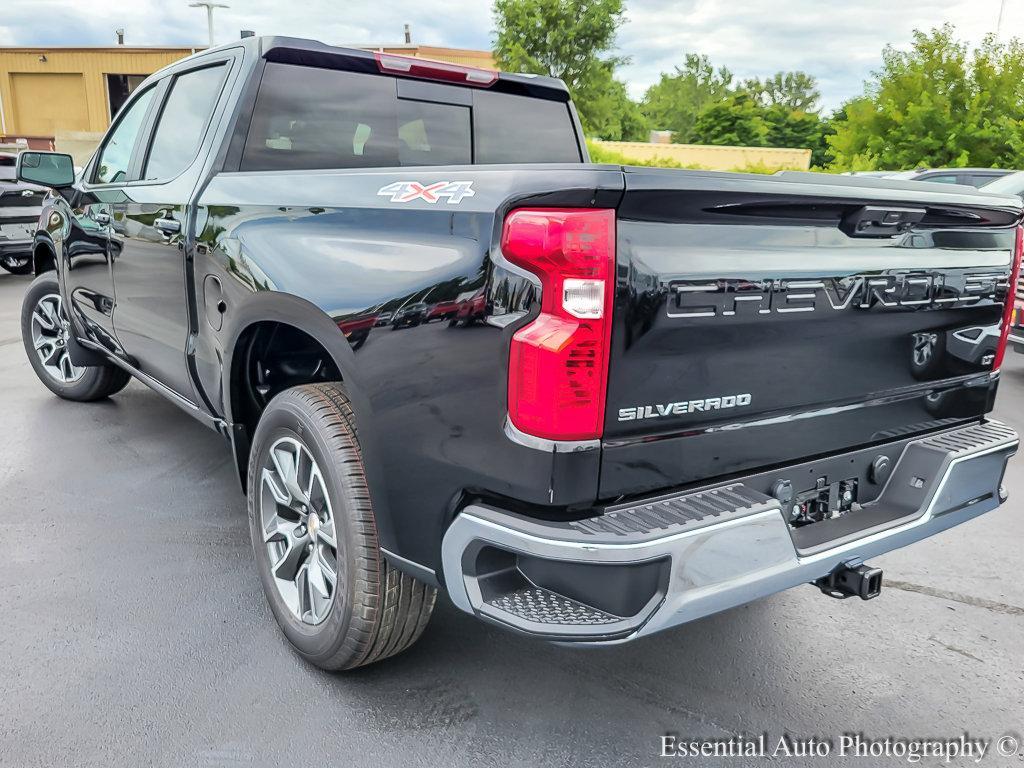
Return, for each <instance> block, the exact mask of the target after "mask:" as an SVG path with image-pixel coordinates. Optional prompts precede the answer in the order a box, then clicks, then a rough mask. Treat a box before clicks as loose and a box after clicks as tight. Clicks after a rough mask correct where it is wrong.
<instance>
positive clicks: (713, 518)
mask: <svg viewBox="0 0 1024 768" xmlns="http://www.w3.org/2000/svg"><path fill="white" fill-rule="evenodd" d="M775 504H776V502H775V500H774V499H772V498H770V497H768V496H765V495H764V494H763V493H758V492H757V491H755V490H752V489H750V488H747V487H746V486H745V485H743V484H742V483H734V484H733V485H727V486H725V487H723V488H715V489H713V490H709V491H699V492H697V493H688V494H686V495H682V496H672V497H669V498H665V499H661V500H658V501H652V502H651V503H649V504H643V505H641V506H633V507H626V508H620V509H614V508H613V509H610V510H609V511H607V512H606V513H605V514H603V515H598V516H596V517H591V518H588V519H586V520H576V521H573V522H571V523H569V525H570V526H572V527H573V528H575V529H576V530H577V531H579V533H581V534H583V535H587V536H600V535H602V534H610V535H612V536H629V537H633V536H636V535H637V534H649V533H657V534H658V535H659V536H663V535H665V534H666V533H667V532H671V531H673V530H675V529H684V528H685V529H687V530H689V529H691V528H695V527H699V526H701V525H710V524H714V523H722V522H725V521H726V520H730V519H732V518H735V517H744V516H746V515H753V514H756V513H758V512H763V511H765V510H766V509H770V508H772V507H773V506H775Z"/></svg>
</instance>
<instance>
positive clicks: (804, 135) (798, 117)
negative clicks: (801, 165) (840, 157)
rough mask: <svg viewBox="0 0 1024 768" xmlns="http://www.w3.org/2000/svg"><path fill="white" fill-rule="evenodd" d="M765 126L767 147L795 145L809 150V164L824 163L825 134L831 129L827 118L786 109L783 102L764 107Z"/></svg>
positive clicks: (820, 164) (822, 164) (827, 156)
mask: <svg viewBox="0 0 1024 768" xmlns="http://www.w3.org/2000/svg"><path fill="white" fill-rule="evenodd" d="M763 109H764V120H765V123H766V124H767V126H768V135H767V138H766V140H765V146H767V147H797V148H800V149H809V150H811V165H814V166H818V167H824V166H825V165H826V164H827V162H828V161H829V155H828V144H827V143H826V141H825V136H826V134H827V133H829V132H830V131H831V125H830V123H829V122H828V121H827V120H822V119H821V116H820V115H818V114H817V113H814V112H804V111H802V110H799V109H790V108H789V107H787V106H785V105H783V104H772V105H771V106H769V107H764V108H763Z"/></svg>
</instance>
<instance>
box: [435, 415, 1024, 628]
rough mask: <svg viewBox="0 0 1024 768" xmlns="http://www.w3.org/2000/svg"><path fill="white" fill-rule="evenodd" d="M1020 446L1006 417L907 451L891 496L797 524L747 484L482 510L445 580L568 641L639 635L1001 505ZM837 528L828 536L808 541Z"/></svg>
mask: <svg viewBox="0 0 1024 768" xmlns="http://www.w3.org/2000/svg"><path fill="white" fill-rule="evenodd" d="M1018 442H1019V441H1018V437H1017V434H1016V432H1014V431H1013V430H1012V429H1010V428H1009V427H1006V426H1005V425H1003V424H1000V423H998V422H987V423H984V424H978V425H973V426H969V427H962V428H958V429H954V430H950V431H946V432H942V433H939V434H937V435H933V436H930V437H926V438H922V439H920V440H915V441H912V442H910V443H908V444H907V447H906V448H905V449H904V451H903V453H902V455H901V456H900V459H899V461H898V462H897V463H896V466H895V468H894V469H893V472H892V475H891V476H890V478H889V480H888V482H887V483H886V485H885V487H884V489H883V491H882V493H881V495H880V496H879V497H878V498H877V499H876V500H875V501H874V502H872V503H871V504H865V505H864V506H863V507H862V508H861V509H860V510H858V511H856V512H853V513H851V514H849V515H847V516H845V517H843V518H838V519H836V520H832V521H827V522H825V523H817V524H815V525H812V526H808V527H806V528H801V529H796V531H797V533H794V529H791V528H790V526H789V525H788V523H787V522H786V519H785V518H784V516H783V511H782V508H781V505H780V503H779V502H778V501H777V500H776V499H774V498H771V497H769V496H766V495H764V494H762V493H759V492H758V491H755V490H753V489H751V488H749V487H747V486H745V485H744V484H743V483H742V481H734V482H732V483H730V484H728V485H723V486H718V487H715V488H710V489H707V490H701V491H696V492H691V493H687V494H679V495H676V496H672V497H667V498H662V499H659V500H657V501H654V502H651V503H645V504H642V505H637V506H625V507H618V508H614V509H612V510H609V511H607V512H605V513H604V514H602V515H600V516H597V517H594V518H590V519H587V520H581V521H574V522H544V521H537V520H534V519H532V518H528V517H524V516H522V515H518V514H515V513H512V512H509V511H506V510H501V509H497V508H494V507H490V506H484V505H473V506H470V507H468V508H466V509H465V510H463V511H462V512H461V513H460V514H459V515H458V516H457V517H456V519H455V520H454V521H453V523H452V525H451V526H450V528H449V529H448V531H447V533H446V535H445V537H444V541H443V545H442V560H443V568H444V577H445V583H446V586H447V588H448V591H449V594H450V595H451V598H452V600H453V601H454V602H455V604H456V605H457V606H459V608H461V609H462V610H464V611H467V612H469V613H473V614H475V615H477V616H479V617H480V618H483V619H485V620H487V621H490V622H493V623H496V624H500V625H503V626H506V627H508V628H511V629H514V630H518V631H520V632H523V633H526V634H529V635H533V636H537V637H542V638H547V639H550V640H557V641H563V642H586V643H610V642H622V641H624V640H631V639H634V638H637V637H642V636H644V635H649V634H652V633H654V632H658V631H660V630H663V629H667V628H669V627H673V626H676V625H678V624H683V623H686V622H688V621H693V620H694V619H698V618H700V617H703V616H708V615H710V614H713V613H717V612H718V611H722V610H725V609H727V608H731V607H733V606H737V605H741V604H743V603H747V602H750V601H751V600H755V599H757V598H760V597H764V596H767V595H770V594H773V593H775V592H779V591H782V590H785V589H788V588H790V587H794V586H797V585H799V584H805V583H808V582H813V581H815V580H817V579H819V578H822V577H824V576H826V575H828V574H829V573H831V572H832V571H833V570H834V569H835V568H837V567H838V566H840V565H842V564H844V563H847V562H849V561H850V560H853V559H860V560H864V559H867V558H871V557H875V556H876V555H880V554H882V553H884V552H889V551H891V550H894V549H898V548H900V547H904V546H906V545H907V544H911V543H913V542H915V541H920V540H921V539H925V538H928V537H929V536H933V535H934V534H936V533H939V532H941V531H944V530H946V529H948V528H951V527H953V526H955V525H959V524H960V523H963V522H966V521H968V520H971V519H973V518H975V517H977V516H979V515H981V514H983V513H985V512H988V511H990V510H992V509H995V508H996V507H997V506H999V504H1001V503H1002V501H1003V500H1004V498H1005V496H1004V494H1003V492H1002V490H1001V482H1002V477H1003V472H1004V470H1005V468H1006V461H1007V460H1008V459H1009V458H1010V456H1012V455H1013V454H1014V453H1015V452H1016V450H1017V446H1018ZM818 525H827V526H829V529H828V530H830V531H831V532H832V534H834V535H831V534H830V537H829V539H828V540H827V541H825V542H822V541H820V540H818V539H820V536H819V537H803V538H802V537H801V536H800V533H799V532H804V531H810V530H811V529H814V528H816V527H817V526H818Z"/></svg>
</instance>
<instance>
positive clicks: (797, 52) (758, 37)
mask: <svg viewBox="0 0 1024 768" xmlns="http://www.w3.org/2000/svg"><path fill="white" fill-rule="evenodd" d="M219 1H220V2H225V3H226V4H228V5H229V6H231V7H230V8H220V9H217V10H216V12H215V14H216V15H215V27H216V42H217V43H224V42H229V41H230V40H233V39H235V38H237V37H238V33H239V30H241V29H252V30H254V31H255V32H256V33H257V34H283V35H293V36H297V37H311V38H314V39H318V40H322V41H323V42H326V43H332V44H346V43H348V44H364V43H391V42H398V41H400V40H401V39H402V28H403V24H409V25H410V26H411V28H412V35H413V41H414V42H419V43H423V44H428V45H446V46H452V47H459V48H479V49H489V48H490V46H491V41H492V38H493V22H492V18H491V12H490V1H489V0H389V1H388V2H383V3H381V2H377V3H374V2H357V1H355V2H354V1H353V0H347V2H337V0H335V1H334V2H331V0H286V2H282V1H281V0H219ZM1004 1H1005V13H1004V17H1003V24H1002V35H1001V37H1002V38H1004V39H1006V38H1009V37H1013V36H1019V37H1022V38H1024V0H1004ZM625 2H626V23H625V24H623V26H622V28H621V29H620V31H619V35H618V38H617V44H618V51H617V53H618V55H620V56H626V57H629V59H630V63H629V64H628V65H627V66H624V67H622V68H620V70H619V72H618V77H619V78H620V79H622V80H623V81H625V82H626V84H627V86H628V87H629V91H630V94H631V95H632V96H633V97H634V98H639V97H641V96H642V95H643V93H644V90H645V89H646V88H647V87H648V86H649V85H651V84H652V83H654V82H656V81H657V80H658V78H659V75H660V73H662V72H671V71H672V70H673V68H674V67H675V66H677V65H679V64H681V63H682V61H683V59H684V55H685V54H686V53H703V54H706V55H708V56H709V57H710V58H711V60H712V62H713V63H714V64H715V65H716V66H723V65H724V66H726V67H728V68H729V69H730V70H731V71H732V72H733V73H734V74H735V75H736V76H737V77H738V78H739V79H743V78H746V77H752V76H765V75H770V74H772V73H774V72H776V71H779V70H790V69H801V70H804V71H805V72H808V73H810V74H812V75H814V76H815V77H816V78H817V79H818V82H819V86H820V90H821V92H822V101H823V106H824V107H825V108H826V109H832V108H835V107H837V106H839V105H840V104H841V103H843V102H844V101H845V100H847V99H849V98H851V97H852V96H855V95H857V94H859V93H861V91H862V90H863V84H864V81H865V80H868V79H870V78H871V73H872V71H874V70H877V69H878V67H879V65H880V63H881V51H882V48H883V47H884V46H885V45H886V44H887V43H890V44H892V45H894V46H896V47H897V48H906V47H908V45H909V42H910V39H911V33H912V31H913V30H914V29H915V28H919V29H929V28H931V27H933V26H937V25H939V24H942V23H943V22H947V21H948V22H952V23H953V24H954V25H955V26H956V28H957V31H958V34H959V36H960V37H961V38H962V39H964V40H967V41H968V42H969V43H971V44H976V43H978V42H979V41H980V40H981V39H982V37H983V36H984V35H985V34H986V33H988V32H995V30H996V24H997V20H998V17H999V9H1000V2H1001V0H856V1H855V2H850V0H844V1H843V2H836V1H835V0H745V1H744V0H732V1H731V2H728V1H726V0H625ZM3 5H4V11H3V12H2V13H0V47H3V46H16V45H112V44H114V43H115V35H114V30H115V29H117V28H118V27H123V28H124V29H125V33H126V43H127V44H129V45H131V44H134V45H205V44H206V42H207V31H206V11H205V10H203V9H200V8H190V7H189V0H120V1H117V0H4V3H3Z"/></svg>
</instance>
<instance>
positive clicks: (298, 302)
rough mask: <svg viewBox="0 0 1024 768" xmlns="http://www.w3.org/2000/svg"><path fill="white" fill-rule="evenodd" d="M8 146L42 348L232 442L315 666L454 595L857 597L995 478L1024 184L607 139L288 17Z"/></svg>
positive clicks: (562, 114) (591, 600)
mask: <svg viewBox="0 0 1024 768" xmlns="http://www.w3.org/2000/svg"><path fill="white" fill-rule="evenodd" d="M18 172H19V177H20V178H22V179H24V180H26V181H30V182H34V183H38V184H44V185H46V186H48V187H49V188H50V189H51V192H50V194H49V196H48V198H47V200H46V204H45V208H44V210H43V213H42V216H41V219H40V224H39V227H38V231H37V233H36V235H35V241H34V243H35V245H34V250H33V264H34V269H35V272H36V274H37V275H38V276H37V278H36V280H35V282H34V283H32V285H31V287H30V288H29V290H28V293H27V296H26V299H25V304H24V310H23V313H22V326H23V334H24V340H25V348H26V350H27V352H28V355H29V358H30V360H31V361H32V365H33V367H34V368H35V370H36V372H37V374H38V375H39V378H40V379H41V380H42V382H43V383H44V384H45V385H46V386H47V387H49V388H50V389H51V390H53V391H54V392H55V393H56V394H58V395H60V396H61V397H65V398H69V399H72V400H95V399H97V398H102V397H106V396H108V395H111V394H113V393H115V392H117V391H118V390H120V389H121V388H123V387H124V386H125V385H126V383H127V382H128V380H129V378H130V377H135V378H137V379H139V380H140V381H142V382H143V383H144V384H146V385H148V386H149V387H151V388H152V389H154V390H155V391H156V392H158V393H160V394H161V395H163V396H165V397H167V398H168V399H169V400H171V401H172V402H174V403H176V404H177V405H179V406H180V407H181V408H182V409H183V410H184V411H186V412H187V413H189V414H191V415H192V416H194V417H196V418H197V419H199V420H201V421H202V422H204V423H206V424H208V425H209V426H210V427H212V428H214V429H216V430H218V431H219V432H220V433H221V434H222V435H223V436H224V438H225V439H226V440H227V441H228V443H229V444H230V447H231V450H232V451H233V455H234V459H235V462H236V464H237V468H238V476H239V478H240V479H241V483H242V486H243V489H244V490H245V492H246V493H247V495H248V510H249V520H250V527H251V533H252V542H253V549H254V552H255V562H256V568H257V571H258V573H259V578H260V580H261V582H262V584H263V588H264V590H265V593H266V596H267V600H268V601H269V604H270V607H271V609H272V611H273V614H274V616H275V617H276V619H277V621H278V623H279V624H280V626H281V627H282V629H283V630H284V632H285V634H286V635H287V636H288V638H289V639H290V640H291V642H292V643H293V644H294V645H295V647H296V648H297V649H298V650H299V651H300V652H301V653H302V654H303V655H304V656H305V657H306V658H308V659H309V660H310V661H312V662H313V663H315V664H318V665H320V666H322V667H324V668H328V669H341V668H351V667H355V666H359V665H362V664H366V663H369V662H373V661H376V660H379V659H382V658H384V657H387V656H390V655H392V654H394V653H397V652H399V651H401V650H403V649H405V648H407V647H408V646H409V645H410V644H412V643H413V642H414V641H415V640H416V639H417V638H418V637H419V635H420V634H421V633H422V632H423V629H424V626H425V625H426V623H427V620H428V618H429V616H430V614H431V610H432V608H433V605H434V600H435V595H436V590H437V589H439V588H440V589H444V590H446V591H447V593H448V595H449V596H450V597H451V599H452V601H453V602H454V603H455V604H456V605H457V606H458V607H459V608H461V609H463V610H465V611H468V612H470V613H472V614H474V615H476V616H478V617H480V618H481V619H484V620H486V621H489V622H492V623H495V624H497V625H500V626H502V627H506V628H509V629H512V630H515V631H518V632H522V633H525V634H527V635H531V636H534V637H538V638H545V639H548V640H554V641H559V642H564V643H570V644H576V645H592V644H600V643H614V642H622V641H625V640H631V639H634V638H638V637H642V636H645V635H649V634H651V633H653V632H657V631H660V630H663V629H666V628H668V627H672V626H675V625H679V624H682V623H684V622H687V621H691V620H693V619H695V618H698V617H701V616H705V615H708V614H711V613H714V612H716V611H721V610H724V609H727V608H730V607H732V606H736V605H739V604H741V603H744V602H747V601H750V600H753V599H755V598H759V597H762V596H765V595H768V594H771V593H774V592H777V591H779V590H783V589H787V588H789V587H794V586H797V585H800V584H814V585H816V586H817V587H818V588H820V589H821V590H822V591H823V592H825V593H826V594H828V595H831V596H834V597H846V596H852V595H856V596H860V597H862V598H870V597H873V596H875V595H876V594H877V593H878V591H879V589H880V587H881V573H880V572H879V571H878V570H876V569H874V568H871V567H870V566H869V565H867V564H866V562H865V561H866V560H867V559H868V558H871V557H874V556H876V555H878V554H880V553H883V552H887V551H889V550H892V549H896V548H898V547H902V546H904V545H907V544H910V543H912V542H914V541H917V540H920V539H923V538H925V537H928V536H931V535H933V534H936V533H938V532H940V531H943V530H945V529H948V528H950V527H951V526H954V525H958V524H960V523H963V522H966V521H968V520H970V519H972V518H974V517H977V516H978V515H980V514H982V513H984V512H987V511H989V510H992V509H994V508H995V507H997V506H998V505H999V504H1000V503H1001V502H1002V501H1004V500H1005V491H1004V489H1003V487H1002V485H1001V482H1002V477H1003V472H1004V469H1005V465H1006V462H1007V460H1008V458H1009V457H1010V456H1011V455H1012V454H1013V453H1014V452H1015V451H1016V449H1017V445H1018V439H1017V435H1016V434H1015V433H1014V432H1013V430H1011V429H1009V428H1008V427H1006V426H1004V425H1002V424H999V423H998V422H995V421H991V420H989V419H988V418H987V416H986V414H988V413H989V412H990V411H991V409H992V405H993V399H994V397H995V393H996V387H997V385H998V382H999V368H1000V363H1001V361H1002V358H1003V354H1004V351H1005V347H1006V339H1007V332H1008V328H1009V324H1008V322H1007V321H1008V312H1009V311H1010V309H1011V304H1012V292H1011V290H1010V286H1011V285H1013V284H1014V283H1015V281H1016V277H1017V270H1018V265H1019V261H1020V255H1021V235H1020V232H1021V230H1020V229H1019V225H1020V220H1021V213H1022V211H1021V202H1020V200H1019V199H1013V198H1009V197H1002V196H998V195H987V194H985V193H984V191H983V190H982V191H974V190H970V189H966V188H963V187H954V186H949V187H944V186H942V185H936V184H923V183H913V182H890V181H885V180H878V179H870V178H857V177H835V176H825V175H819V174H810V173H784V174H779V175H775V176H758V175H745V174H729V173H704V172H693V171H677V170H662V169H646V168H629V167H621V166H611V165H592V164H589V163H588V156H587V151H586V146H585V144H584V142H583V137H582V135H581V131H580V126H579V122H578V120H577V118H576V115H575V112H574V109H573V106H572V103H571V102H570V100H569V97H568V94H567V92H566V90H565V88H564V86H563V85H562V84H561V83H560V82H558V81H555V80H550V79H546V78H543V77H530V76H522V75H513V74H505V73H496V72H489V71H482V70H475V69H465V68H460V67H456V66H452V65H447V64H439V63H433V62H429V61H423V60H419V59H409V58H401V57H394V56H389V55H386V54H381V53H377V54H373V53H366V52H361V51H354V50H346V49H342V48H334V47H329V46H326V45H322V44H319V43H315V42H310V41H305V40H297V39H284V38H278V37H264V38H253V39H249V40H244V41H241V42H237V43H234V44H232V45H229V46H226V47H221V48H216V49H213V50H209V51H206V52H203V53H201V54H198V55H195V56H192V57H190V58H188V59H185V60H182V61H180V62H177V63H175V64H174V65H172V66H170V67H168V68H167V69H164V70H162V71H160V72H158V73H156V74H155V75H153V76H152V77H150V78H149V79H148V80H146V82H145V83H143V84H142V85H141V86H139V88H138V89H137V90H136V91H135V93H134V94H133V96H132V97H131V98H130V100H129V101H128V102H127V104H126V105H125V106H124V108H123V109H122V110H121V112H120V114H119V115H118V117H117V119H116V120H115V122H114V124H113V126H112V127H111V129H110V131H109V132H108V133H107V135H106V137H105V138H104V139H103V141H102V143H101V145H100V147H99V149H98V150H97V152H96V155H95V157H94V158H93V160H92V161H91V162H90V164H89V165H88V167H87V168H86V169H85V170H84V173H83V174H82V175H81V177H80V180H78V181H76V180H75V179H74V174H73V171H72V167H71V161H70V158H68V157H66V156H62V155H56V154H46V153H33V152H25V153H23V154H22V155H21V158H20V161H19V167H18ZM449 302H450V303H451V306H453V307H457V308H458V309H457V311H456V318H457V317H461V316H462V315H460V314H459V313H461V312H462V308H463V305H464V308H465V310H466V311H465V318H464V319H465V322H462V323H429V322H421V323H418V324H415V325H414V327H411V328H406V329H404V330H403V331H402V332H401V333H394V332H392V331H391V329H390V328H388V327H387V326H386V325H382V324H381V323H380V318H385V319H386V318H388V317H391V318H392V320H391V322H392V323H397V322H400V321H399V320H398V319H396V318H399V316H400V315H401V313H402V308H403V307H409V306H412V305H419V304H424V305H437V304H442V303H443V304H444V305H445V306H447V305H448V303H449Z"/></svg>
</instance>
